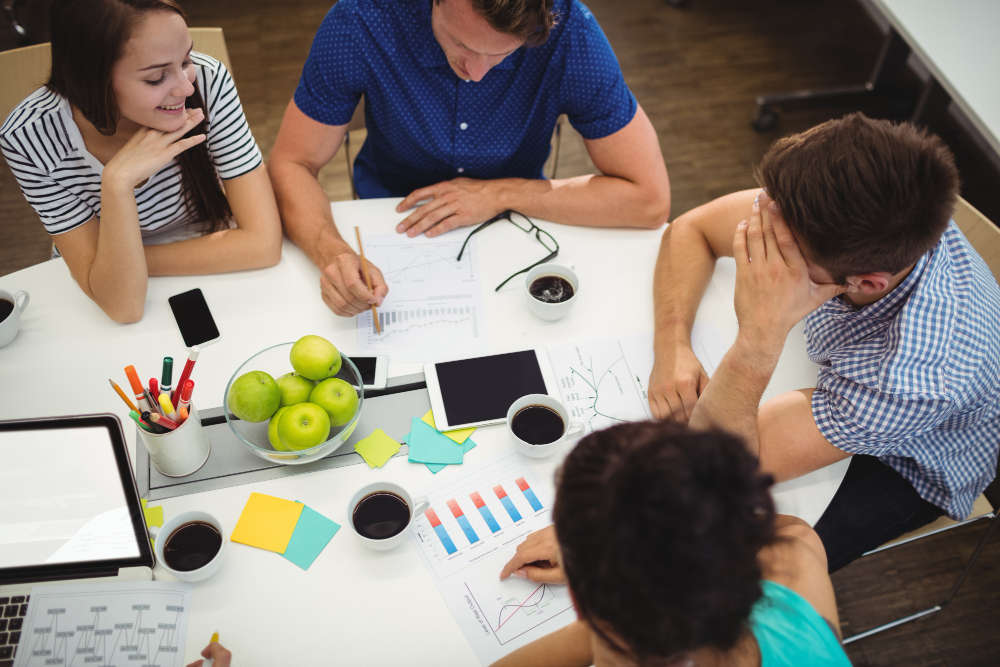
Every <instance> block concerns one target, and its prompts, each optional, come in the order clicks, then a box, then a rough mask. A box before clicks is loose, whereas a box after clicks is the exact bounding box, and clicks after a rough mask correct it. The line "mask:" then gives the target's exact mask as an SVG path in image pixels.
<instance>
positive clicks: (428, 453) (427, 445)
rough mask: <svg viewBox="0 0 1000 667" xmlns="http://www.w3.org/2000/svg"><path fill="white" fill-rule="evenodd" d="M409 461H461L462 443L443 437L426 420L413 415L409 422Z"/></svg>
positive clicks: (446, 462)
mask: <svg viewBox="0 0 1000 667" xmlns="http://www.w3.org/2000/svg"><path fill="white" fill-rule="evenodd" d="M409 444H410V461H411V462H413V463H445V464H448V463H461V462H462V456H463V451H462V445H459V444H456V443H455V441H454V440H451V439H450V438H447V437H445V435H444V434H443V433H441V432H440V431H438V430H437V429H436V428H432V427H431V426H430V425H429V424H427V422H424V421H421V420H420V419H418V418H416V417H414V418H413V420H412V421H411V424H410V443H409Z"/></svg>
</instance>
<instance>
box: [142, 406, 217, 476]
mask: <svg viewBox="0 0 1000 667" xmlns="http://www.w3.org/2000/svg"><path fill="white" fill-rule="evenodd" d="M136 432H137V433H138V434H139V438H140V439H141V440H142V444H143V445H145V446H146V449H147V450H148V451H149V458H150V459H152V461H153V467H154V468H156V471H157V472H159V473H160V474H161V475H166V476H167V477H184V476H185V475H190V474H191V473H193V472H197V471H198V470H199V469H200V468H201V467H202V466H203V465H205V461H207V460H208V455H209V454H210V453H211V451H212V448H211V445H210V444H209V442H208V437H207V436H206V435H205V430H204V429H203V428H202V426H201V419H199V418H198V410H196V409H195V407H194V403H192V404H191V405H190V406H188V418H187V419H185V420H184V423H183V424H181V425H180V426H178V427H177V428H175V429H174V430H173V431H168V432H166V433H150V432H149V431H147V430H145V429H143V428H142V427H140V426H138V425H137V426H136Z"/></svg>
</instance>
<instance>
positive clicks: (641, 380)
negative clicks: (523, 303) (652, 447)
mask: <svg viewBox="0 0 1000 667" xmlns="http://www.w3.org/2000/svg"><path fill="white" fill-rule="evenodd" d="M691 345H692V347H693V348H694V353H695V356H696V357H698V361H700V362H701V365H702V366H703V367H704V369H705V372H706V373H707V374H708V376H709V377H711V376H712V374H713V373H714V372H715V368H716V366H718V365H719V362H721V361H722V357H723V356H724V355H725V353H726V350H727V346H726V344H725V342H724V341H723V340H722V335H721V334H720V333H719V330H718V328H716V326H715V325H714V324H712V323H711V322H699V323H698V324H695V325H694V327H693V328H692V330H691ZM549 359H550V360H551V362H552V367H553V370H554V371H555V374H556V379H557V381H558V383H559V391H560V394H561V395H562V400H563V404H564V405H565V406H566V409H567V410H569V413H570V418H571V419H573V420H577V421H582V422H583V423H584V425H585V426H586V427H587V432H588V433H590V432H592V431H599V430H601V429H604V428H608V427H610V426H614V425H615V424H620V423H622V422H634V421H642V420H645V419H652V418H653V415H652V413H651V412H650V411H649V400H648V394H647V384H648V382H649V374H650V373H651V372H652V370H653V334H651V333H648V334H635V335H632V336H622V337H620V338H601V339H595V340H588V341H581V342H579V343H572V344H569V345H563V346H561V347H557V348H550V349H549Z"/></svg>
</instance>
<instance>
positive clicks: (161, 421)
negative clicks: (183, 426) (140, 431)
mask: <svg viewBox="0 0 1000 667" xmlns="http://www.w3.org/2000/svg"><path fill="white" fill-rule="evenodd" d="M149 417H150V419H152V420H153V423H154V424H156V425H157V426H162V427H164V428H167V429H170V430H171V431H173V430H174V429H175V428H177V427H178V426H180V424H178V423H177V422H175V421H174V420H173V419H170V418H168V417H164V416H163V415H158V414H156V413H152V414H150V415H149Z"/></svg>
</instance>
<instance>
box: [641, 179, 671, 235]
mask: <svg viewBox="0 0 1000 667" xmlns="http://www.w3.org/2000/svg"><path fill="white" fill-rule="evenodd" d="M644 199H645V201H644V202H643V204H642V207H641V210H640V211H639V219H638V220H637V223H638V226H639V227H643V228H645V229H659V228H660V227H661V226H663V224H664V223H665V222H666V221H667V220H669V219H670V186H666V187H660V188H650V189H649V192H648V193H647V194H646V197H645V198H644Z"/></svg>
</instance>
